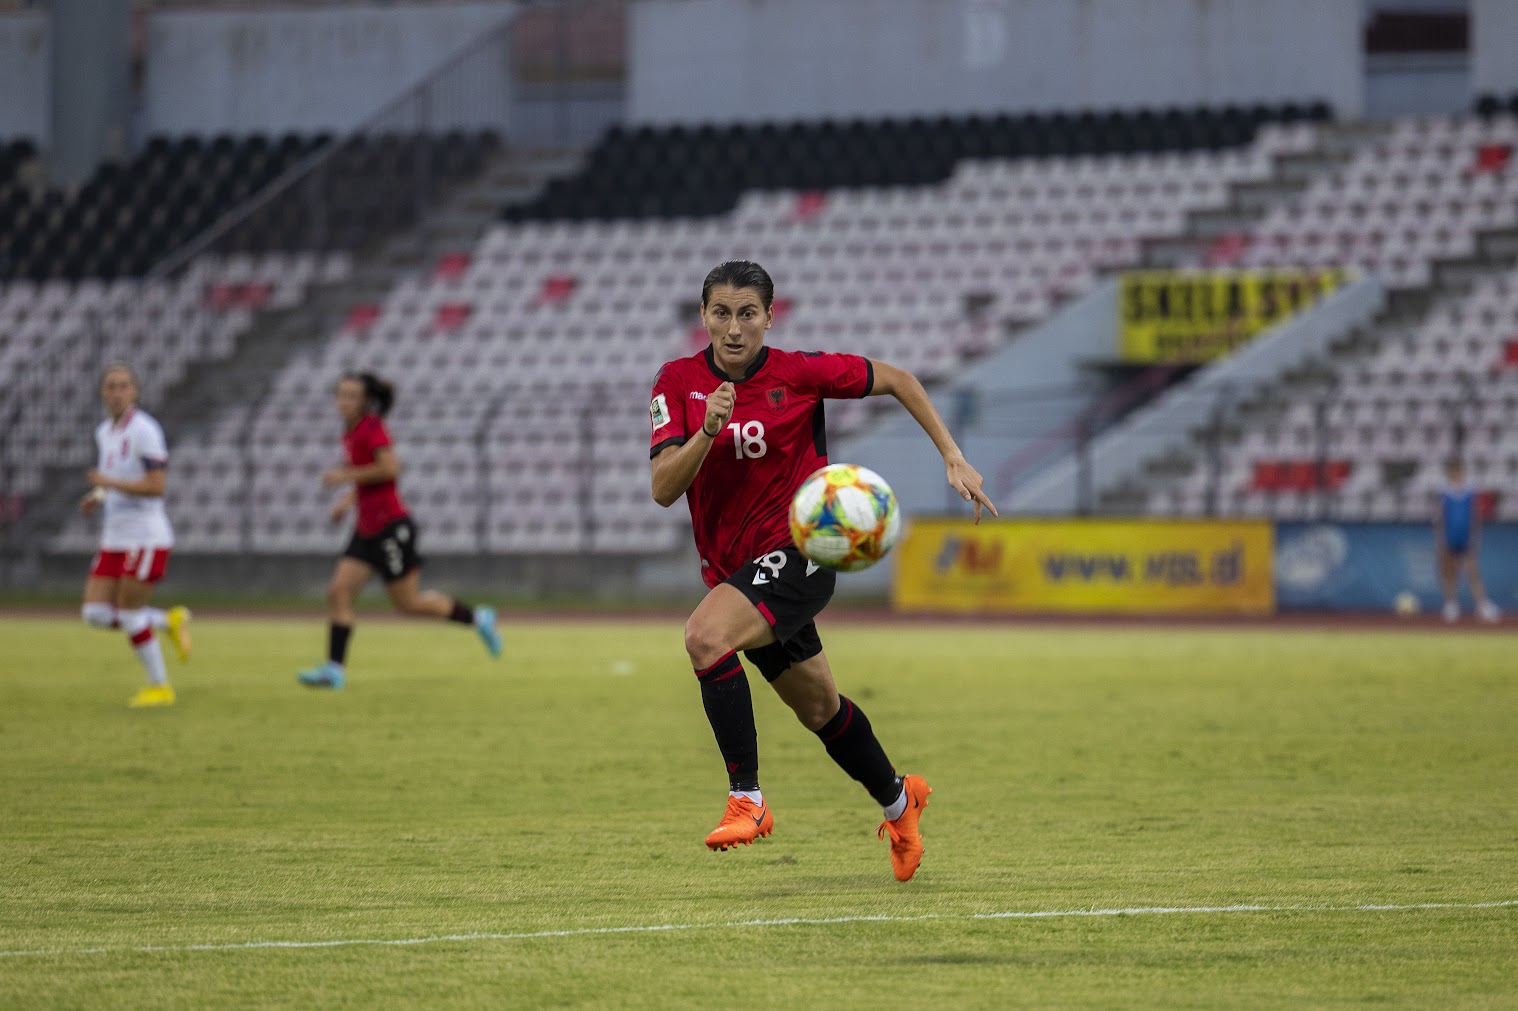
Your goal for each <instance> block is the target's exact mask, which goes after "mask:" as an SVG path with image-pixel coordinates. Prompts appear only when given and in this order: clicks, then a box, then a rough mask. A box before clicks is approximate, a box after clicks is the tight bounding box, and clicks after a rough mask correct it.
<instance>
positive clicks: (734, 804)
mask: <svg viewBox="0 0 1518 1011" xmlns="http://www.w3.org/2000/svg"><path fill="white" fill-rule="evenodd" d="M773 831H775V816H774V815H772V814H770V806H769V805H768V804H755V803H754V802H753V801H751V800H749V799H748V798H747V797H734V796H733V795H732V794H728V798H727V813H726V814H724V815H723V816H722V820H721V821H719V822H718V823H717V827H716V828H714V829H712V834H711V835H709V836H707V837H706V848H707V849H709V850H725V849H727V848H728V847H730V846H738V845H740V844H741V845H744V846H747V845H748V844H749V843H751V842H753V841H754V840H755V839H758V838H761V837H763V836H767V835H769V834H770V833H771V832H773Z"/></svg>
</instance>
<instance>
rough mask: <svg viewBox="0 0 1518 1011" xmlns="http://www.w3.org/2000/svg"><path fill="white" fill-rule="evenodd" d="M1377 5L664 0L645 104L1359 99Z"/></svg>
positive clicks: (698, 115)
mask: <svg viewBox="0 0 1518 1011" xmlns="http://www.w3.org/2000/svg"><path fill="white" fill-rule="evenodd" d="M1491 2H1492V3H1494V4H1501V3H1504V2H1506V0H1491ZM1362 16H1363V8H1362V3H1361V0H1143V2H1142V3H1138V2H1134V0H892V2H891V3H889V4H886V3H879V2H874V0H646V2H643V3H639V4H635V5H634V7H633V11H632V23H631V31H630V35H631V37H630V39H629V51H630V63H631V67H630V71H629V103H628V108H629V119H630V120H632V121H633V122H639V123H671V122H678V121H689V120H713V121H723V120H726V121H731V120H747V121H758V120H774V119H780V120H785V119H816V118H822V117H852V116H883V115H901V114H940V113H973V112H987V111H1000V110H1030V111H1031V110H1048V109H1067V108H1072V107H1090V108H1111V107H1124V108H1131V107H1138V106H1146V105H1149V106H1155V105H1167V104H1180V105H1190V104H1196V103H1199V102H1203V103H1224V102H1254V101H1283V100H1303V99H1316V98H1322V99H1326V100H1328V101H1329V102H1331V103H1332V104H1333V105H1334V107H1335V108H1336V109H1337V111H1338V113H1339V115H1340V116H1342V117H1355V116H1358V115H1359V113H1360V111H1361V108H1362V105H1363V87H1364V69H1363V66H1362V64H1363V60H1362V56H1361V40H1360V32H1361V24H1362V22H1361V18H1362Z"/></svg>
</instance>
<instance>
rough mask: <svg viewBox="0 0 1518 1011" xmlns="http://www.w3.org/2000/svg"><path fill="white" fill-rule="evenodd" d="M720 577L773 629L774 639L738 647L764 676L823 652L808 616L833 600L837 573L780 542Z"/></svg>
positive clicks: (771, 677) (770, 676)
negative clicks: (779, 544) (765, 644)
mask: <svg viewBox="0 0 1518 1011" xmlns="http://www.w3.org/2000/svg"><path fill="white" fill-rule="evenodd" d="M725 582H726V583H727V584H728V585H729V586H732V587H734V588H736V589H737V590H738V592H739V593H741V594H743V595H744V596H745V597H747V598H748V599H749V602H750V603H752V604H753V605H754V606H755V607H756V608H758V609H759V614H760V615H761V616H763V618H764V620H765V621H767V622H769V624H770V627H771V628H773V629H774V630H775V641H774V642H772V643H770V644H769V645H768V646H761V647H759V648H758V649H750V650H744V652H743V655H744V656H746V657H748V660H749V663H751V664H753V665H754V666H755V667H757V668H759V673H760V674H763V675H764V680H766V681H774V680H775V679H776V678H777V677H779V676H780V675H782V674H784V673H785V672H786V670H787V669H789V668H790V666H791V665H792V664H798V663H801V662H802V661H803V660H810V659H811V658H812V657H814V656H816V655H817V654H818V653H821V652H822V639H821V637H819V636H818V635H817V625H816V623H815V622H814V621H813V619H814V618H816V617H817V615H819V614H821V613H822V609H823V608H824V607H827V606H828V601H830V600H832V599H833V590H834V588H835V587H836V586H837V585H838V574H837V573H836V572H834V571H832V570H831V569H824V568H820V567H818V566H817V565H815V564H813V563H811V562H809V561H807V557H806V556H805V555H803V554H802V553H801V552H800V551H797V550H796V549H795V548H794V547H784V548H776V549H775V550H774V551H771V552H770V553H769V554H767V555H765V556H763V557H762V558H756V559H754V560H753V561H752V562H749V563H748V564H747V565H745V566H743V568H741V569H739V570H738V571H737V572H735V573H733V574H732V575H731V576H729V577H728V578H727V579H726V580H725Z"/></svg>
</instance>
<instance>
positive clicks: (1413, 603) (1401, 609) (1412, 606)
mask: <svg viewBox="0 0 1518 1011" xmlns="http://www.w3.org/2000/svg"><path fill="white" fill-rule="evenodd" d="M1392 610H1394V611H1396V612H1397V613H1398V614H1400V615H1402V617H1404V618H1407V617H1410V616H1412V615H1414V614H1417V613H1418V595H1417V594H1416V593H1413V592H1412V591H1411V590H1403V591H1402V592H1401V593H1399V594H1397V597H1396V599H1395V600H1393V601H1392Z"/></svg>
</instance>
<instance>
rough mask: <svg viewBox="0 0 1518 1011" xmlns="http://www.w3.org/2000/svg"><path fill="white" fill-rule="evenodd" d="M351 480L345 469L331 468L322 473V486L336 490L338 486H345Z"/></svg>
mask: <svg viewBox="0 0 1518 1011" xmlns="http://www.w3.org/2000/svg"><path fill="white" fill-rule="evenodd" d="M351 480H353V478H351V477H349V476H348V468H347V467H332V468H329V469H328V470H325V471H323V472H322V486H323V487H326V488H336V487H337V486H338V485H340V484H347V483H348V482H349V481H351Z"/></svg>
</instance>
